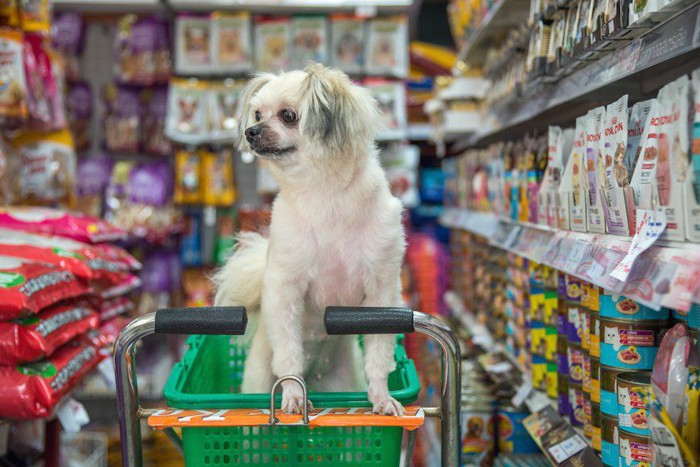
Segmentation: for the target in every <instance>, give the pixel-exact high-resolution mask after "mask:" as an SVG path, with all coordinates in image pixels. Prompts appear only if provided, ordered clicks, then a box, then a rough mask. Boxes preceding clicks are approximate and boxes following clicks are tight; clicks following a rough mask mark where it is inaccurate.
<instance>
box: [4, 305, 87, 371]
mask: <svg viewBox="0 0 700 467" xmlns="http://www.w3.org/2000/svg"><path fill="white" fill-rule="evenodd" d="M98 322H99V321H98V318H97V313H96V312H95V310H94V309H93V308H92V307H91V306H90V305H89V304H88V303H87V301H84V300H83V301H79V302H75V303H65V304H60V305H56V306H53V307H50V308H47V309H46V310H44V311H42V312H41V313H39V314H38V315H30V316H27V317H26V318H20V319H17V320H14V321H4V322H0V364H2V365H17V364H20V363H26V362H33V361H35V360H38V359H40V358H44V357H47V356H49V355H51V354H53V353H54V351H55V350H56V349H58V348H59V347H60V346H62V345H63V344H65V343H67V342H68V341H70V340H71V339H73V338H74V337H76V336H78V335H80V334H83V333H85V332H87V331H88V330H89V329H93V328H95V327H97V324H98Z"/></svg>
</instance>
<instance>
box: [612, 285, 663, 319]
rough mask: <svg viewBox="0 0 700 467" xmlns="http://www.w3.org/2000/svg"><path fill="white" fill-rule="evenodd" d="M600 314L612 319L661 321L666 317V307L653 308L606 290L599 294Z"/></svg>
mask: <svg viewBox="0 0 700 467" xmlns="http://www.w3.org/2000/svg"><path fill="white" fill-rule="evenodd" d="M600 316H601V317H602V318H614V319H633V320H662V321H663V320H667V319H668V309H667V308H661V309H659V310H654V309H653V308H650V307H648V306H645V305H642V304H641V303H638V302H636V301H634V300H632V299H630V298H626V297H623V296H621V295H617V294H614V293H612V292H610V291H607V290H606V291H604V292H603V293H602V294H600Z"/></svg>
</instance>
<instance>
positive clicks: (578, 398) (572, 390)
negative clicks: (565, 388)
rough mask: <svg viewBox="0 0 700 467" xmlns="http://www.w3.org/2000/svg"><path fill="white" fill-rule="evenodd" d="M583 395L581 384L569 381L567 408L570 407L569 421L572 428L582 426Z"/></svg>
mask: <svg viewBox="0 0 700 467" xmlns="http://www.w3.org/2000/svg"><path fill="white" fill-rule="evenodd" d="M583 400H584V393H583V388H582V387H581V384H576V383H572V382H571V381H569V406H570V407H571V411H570V416H569V421H570V422H571V425H572V426H582V425H583V421H584V418H585V412H584V408H583Z"/></svg>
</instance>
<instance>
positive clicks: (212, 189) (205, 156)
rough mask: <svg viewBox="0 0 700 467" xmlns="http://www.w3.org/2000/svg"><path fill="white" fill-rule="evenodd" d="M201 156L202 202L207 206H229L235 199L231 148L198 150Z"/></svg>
mask: <svg viewBox="0 0 700 467" xmlns="http://www.w3.org/2000/svg"><path fill="white" fill-rule="evenodd" d="M200 156H201V158H202V185H203V186H204V195H203V196H204V204H206V205H207V206H230V205H232V204H233V203H234V202H235V201H236V190H235V188H234V184H233V149H232V148H230V147H227V148H222V149H219V150H218V151H216V152H212V151H204V150H203V151H200Z"/></svg>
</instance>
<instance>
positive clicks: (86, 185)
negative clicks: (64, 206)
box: [76, 155, 112, 217]
mask: <svg viewBox="0 0 700 467" xmlns="http://www.w3.org/2000/svg"><path fill="white" fill-rule="evenodd" d="M77 174H78V175H77V178H78V180H77V191H78V199H77V206H76V207H77V209H78V210H79V211H81V212H84V213H86V214H89V215H91V216H95V217H101V216H102V208H103V205H104V195H105V190H106V189H107V185H108V184H109V181H110V177H111V176H112V160H111V159H110V158H109V157H108V156H105V155H101V156H94V157H88V158H83V159H80V160H79V161H78V169H77Z"/></svg>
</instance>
